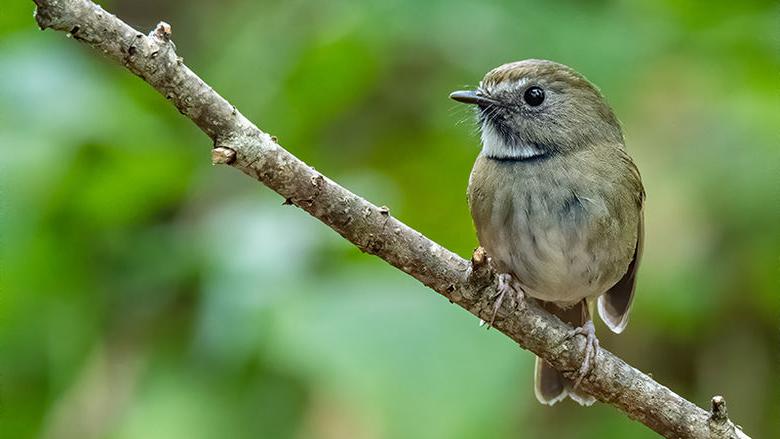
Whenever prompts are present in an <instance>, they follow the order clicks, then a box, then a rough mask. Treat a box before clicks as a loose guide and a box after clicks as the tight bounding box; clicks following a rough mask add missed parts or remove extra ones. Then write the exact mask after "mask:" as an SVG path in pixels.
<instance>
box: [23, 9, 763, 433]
mask: <svg viewBox="0 0 780 439" xmlns="http://www.w3.org/2000/svg"><path fill="white" fill-rule="evenodd" d="M34 2H35V4H36V5H37V10H36V13H35V19H36V21H37V22H38V25H39V26H40V28H41V29H46V28H52V29H55V30H59V31H64V32H67V33H68V35H69V36H70V37H72V38H73V39H76V40H79V41H81V42H83V43H85V44H87V45H88V46H90V47H92V48H94V49H95V50H97V51H99V52H101V53H103V54H104V55H105V56H107V57H108V58H110V59H112V60H114V61H116V62H118V63H120V64H121V65H123V66H124V67H125V68H127V69H128V70H130V71H131V72H133V73H134V74H136V75H137V76H139V77H141V78H142V79H143V80H144V81H146V82H147V83H148V84H149V85H151V86H152V87H154V88H155V89H156V90H157V91H158V92H160V94H162V95H163V96H165V98H166V99H168V100H169V101H171V103H172V104H173V105H174V106H176V108H177V109H178V110H179V111H180V112H181V113H182V114H184V115H185V116H187V117H188V118H189V119H191V120H192V121H193V122H195V124H197V125H198V127H200V129H201V130H203V132H204V133H206V134H207V135H208V136H209V137H210V138H211V139H212V140H213V142H214V149H213V151H212V160H213V162H214V163H215V164H229V165H230V166H233V167H235V168H237V169H239V170H241V171H242V172H244V173H245V174H247V175H249V176H250V177H253V178H255V179H257V180H259V181H260V182H262V183H263V184H265V185H266V186H268V187H269V188H271V189H273V190H274V191H276V192H277V193H279V194H280V195H281V196H282V197H284V198H285V202H286V203H288V204H294V205H296V206H298V207H300V208H301V209H303V210H305V211H306V212H308V213H309V214H311V215H312V216H314V217H316V218H318V219H319V220H320V221H322V222H323V223H325V224H327V225H328V226H329V227H331V228H332V229H333V230H335V231H336V232H338V233H339V234H340V235H341V236H343V237H344V238H346V239H347V240H349V241H350V242H352V243H353V244H355V245H356V246H357V247H358V248H360V249H361V250H362V251H364V252H366V253H371V254H373V255H376V256H379V257H380V258H382V259H384V260H385V261H387V262H388V263H390V264H392V265H393V266H395V267H397V268H399V269H400V270H402V271H404V272H405V273H407V274H409V275H411V276H413V277H414V278H416V279H417V280H419V281H420V282H422V283H423V284H425V285H426V286H428V287H430V288H431V289H433V290H435V291H436V292H438V293H439V294H441V295H442V296H444V297H446V298H447V299H449V301H450V302H452V303H455V304H457V305H458V306H460V307H462V308H464V309H466V310H467V311H469V312H470V313H472V314H474V315H475V316H477V317H480V318H482V319H485V320H488V319H489V317H490V314H491V303H490V300H489V298H488V296H489V295H490V293H491V292H492V291H494V289H495V288H496V278H495V274H494V273H493V272H492V270H491V269H490V267H489V264H488V263H487V257H486V255H485V254H484V253H482V252H480V251H477V252H475V254H474V256H473V258H472V260H471V261H467V260H464V259H463V258H461V257H459V256H458V255H456V254H454V253H452V252H450V251H449V250H447V249H446V248H444V247H442V246H440V245H439V244H437V243H435V242H433V241H431V240H430V239H428V238H426V237H425V236H423V235H422V234H421V233H419V232H417V231H416V230H414V229H412V228H410V227H409V226H407V225H406V224H404V223H402V222H401V221H399V220H398V219H396V218H394V217H393V216H392V215H391V214H390V212H389V210H388V209H387V208H386V207H378V206H376V205H374V204H371V203H370V202H368V201H366V200H365V199H363V198H361V197H360V196H358V195H355V194H353V193H352V192H350V191H348V190H347V189H345V188H343V187H342V186H339V185H338V184H337V183H335V182H334V181H332V180H330V179H329V178H327V177H326V176H324V175H322V174H320V173H319V172H317V171H316V170H315V169H314V168H312V167H310V166H308V165H307V164H305V163H304V162H302V161H301V160H299V159H298V158H296V157H295V156H293V155H292V154H290V153H289V152H288V151H286V150H285V149H283V148H282V147H281V146H279V144H278V143H277V142H276V139H275V138H274V137H272V136H270V135H269V134H267V133H265V132H263V131H261V130H260V129H258V128H257V127H256V126H255V125H254V124H252V122H250V121H249V120H248V119H246V118H245V117H244V116H243V115H242V114H241V113H240V112H239V111H238V110H237V109H236V108H235V107H234V106H232V105H231V104H230V103H229V102H228V101H227V100H225V99H224V98H223V97H222V96H220V95H219V94H218V93H217V92H215V91H214V90H213V89H212V88H211V87H209V86H208V85H207V84H206V83H205V82H203V80H201V79H200V78H199V77H198V76H197V75H196V74H195V73H193V72H192V70H190V69H189V68H188V67H187V66H186V65H184V63H183V62H182V59H181V58H180V57H178V56H177V55H176V51H175V46H174V44H173V42H172V41H171V27H170V25H168V24H166V23H160V24H159V25H158V26H157V28H156V29H154V30H153V31H152V32H151V33H149V35H144V34H142V33H140V32H138V31H136V30H135V29H133V28H132V27H130V26H129V25H127V24H126V23H124V22H123V21H121V20H119V19H118V18H117V17H115V16H114V15H112V14H110V13H108V12H106V11H105V10H103V9H102V8H101V7H100V6H98V5H95V4H94V3H92V2H91V1H89V0H34ZM509 302H510V301H505V303H504V305H503V306H502V307H501V309H500V310H499V312H498V316H497V318H496V320H495V325H494V326H495V328H496V329H498V330H499V331H501V332H502V333H504V334H505V335H506V336H508V337H509V338H511V339H512V340H514V341H515V342H516V343H517V344H518V345H520V346H521V347H522V348H524V349H527V350H530V351H531V352H533V353H535V354H536V355H538V356H539V357H542V358H544V359H545V360H547V361H548V362H549V363H550V364H552V365H553V366H554V367H556V368H557V369H559V370H561V371H562V372H563V373H564V375H566V376H567V377H570V378H572V377H574V375H575V374H576V371H577V370H578V368H579V365H580V364H581V362H582V359H583V348H584V340H583V339H582V338H581V337H569V336H568V335H569V331H570V329H571V328H569V327H568V326H567V325H565V324H563V323H562V322H561V321H560V320H558V319H556V318H555V317H553V316H552V315H550V314H548V313H547V312H545V311H544V310H542V309H541V308H539V307H538V306H537V305H536V304H535V303H533V301H527V302H521V303H519V304H512V303H509ZM582 388H583V389H584V390H585V391H587V392H588V393H590V394H592V395H594V396H595V397H596V398H598V399H599V400H600V401H602V402H604V403H607V404H611V405H613V406H615V407H616V408H618V409H619V410H621V411H623V412H624V413H625V414H626V415H628V416H629V417H630V418H632V419H636V420H638V421H639V422H642V423H643V424H645V425H647V426H648V427H650V428H651V429H653V430H655V431H656V432H658V433H659V434H661V435H663V436H665V437H667V438H697V439H699V438H700V439H704V438H734V439H737V438H739V439H743V438H747V439H749V438H748V436H747V435H746V434H745V433H743V432H742V430H741V429H740V428H738V427H736V426H735V425H734V424H733V423H732V422H731V421H730V420H728V418H727V417H726V415H725V413H726V411H725V402H724V401H723V399H722V398H721V397H716V398H714V399H713V402H712V407H713V411H712V412H707V411H705V410H703V409H701V408H699V407H698V406H696V405H695V404H693V403H691V402H689V401H687V400H685V399H684V398H682V397H681V396H679V395H677V394H676V393H674V392H672V391H671V390H669V389H668V388H666V387H664V386H663V385H661V384H659V383H657V382H656V381H654V380H653V379H652V378H650V377H649V376H647V375H646V374H644V373H642V372H640V371H639V370H637V369H635V368H633V367H631V366H630V365H628V364H626V363H625V362H624V361H623V360H621V359H620V358H618V357H617V356H615V355H613V354H612V353H610V352H608V351H607V350H604V349H601V350H599V352H598V355H597V358H596V363H595V367H594V368H592V370H591V371H590V373H589V374H588V375H587V376H586V377H585V379H584V380H583V381H582Z"/></svg>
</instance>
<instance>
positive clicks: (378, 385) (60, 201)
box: [0, 0, 780, 439]
mask: <svg viewBox="0 0 780 439" xmlns="http://www.w3.org/2000/svg"><path fill="white" fill-rule="evenodd" d="M104 6H105V7H106V8H107V9H108V10H110V11H111V12H114V13H116V14H118V15H119V17H120V18H122V19H124V20H126V21H127V22H129V23H130V24H132V25H133V26H135V27H137V28H139V29H142V30H143V31H144V32H146V31H148V30H149V29H151V28H152V27H153V26H154V24H155V23H156V22H157V21H158V20H165V21H168V22H169V23H171V25H172V26H173V37H174V40H175V42H176V45H177V47H178V53H179V55H181V56H183V57H184V59H185V62H186V63H187V64H188V65H189V66H190V67H191V68H192V69H193V70H194V71H195V72H197V73H198V74H199V75H200V76H201V77H202V78H203V79H204V80H205V81H206V82H208V83H209V84H210V85H211V86H212V87H213V88H214V89H215V90H217V91H219V92H220V93H221V94H222V95H223V96H225V97H226V98H227V99H228V100H230V101H231V102H232V103H233V104H235V105H236V106H237V107H238V108H239V109H240V110H241V111H242V112H243V113H244V114H245V115H246V116H247V117H249V118H250V119H251V120H253V121H255V122H256V123H257V124H258V126H260V127H261V128H262V129H264V130H265V131H267V132H270V133H271V134H273V135H276V136H278V138H279V141H280V143H281V144H282V145H283V146H285V147H286V148H288V149H289V150H290V151H291V152H293V153H294V154H296V155H297V156H299V157H300V158H302V159H304V160H305V161H307V162H308V163H310V164H311V165H313V166H316V168H317V169H318V170H320V171H321V172H323V173H324V174H326V175H328V176H330V177H332V178H334V179H335V180H337V181H339V182H340V183H342V184H344V185H345V186H346V187H348V188H350V189H351V190H353V191H355V192H357V193H359V194H361V195H363V196H365V197H367V198H368V199H369V200H371V201H373V202H375V203H376V204H379V205H382V204H384V205H387V206H389V207H390V208H391V211H392V212H393V214H394V215H396V216H397V217H398V218H400V219H401V220H403V221H405V222H406V223H407V224H409V225H410V226H412V227H414V228H416V229H417V230H419V231H420V232H422V233H424V234H426V235H427V236H429V237H431V238H432V239H434V240H435V241H437V242H439V243H441V244H443V245H445V246H446V247H448V248H450V249H452V250H454V251H456V252H458V253H459V254H461V255H462V256H464V257H467V256H469V255H470V253H471V251H472V249H473V248H474V247H475V246H476V239H475V236H474V231H473V227H472V225H471V222H470V217H469V214H468V210H467V206H466V201H465V195H464V194H465V188H466V182H467V178H468V173H469V171H470V167H471V164H472V162H473V159H474V157H475V156H476V154H477V152H478V148H479V147H478V139H477V136H476V135H475V129H474V124H473V114H472V113H471V111H470V110H469V109H467V108H465V107H464V106H461V105H458V104H456V103H454V102H452V101H450V100H448V99H447V95H448V93H449V92H450V91H453V90H455V89H460V88H464V87H473V86H475V85H476V84H477V83H478V82H479V80H480V79H481V77H482V75H483V74H484V72H486V71H487V70H488V69H490V68H492V67H494V66H497V65H499V64H502V63H504V62H508V61H513V60H517V59H523V58H532V57H533V58H547V59H552V60H556V61H559V62H563V63H565V64H568V65H571V66H572V67H574V68H575V69H577V70H579V71H580V72H582V73H583V74H585V75H586V76H587V77H588V78H589V79H591V80H592V81H593V82H595V83H596V84H597V85H599V86H600V87H601V89H602V91H603V92H604V94H605V95H606V96H607V97H608V99H609V101H610V102H611V104H612V105H613V106H614V108H615V111H616V113H617V114H618V116H619V117H620V119H621V121H622V123H623V126H624V131H625V136H626V139H627V144H628V148H629V150H630V152H631V154H632V155H633V157H634V158H635V160H636V162H637V163H638V165H639V168H640V170H641V171H642V175H643V179H644V182H645V187H646V189H647V205H646V215H647V226H646V228H647V241H646V251H645V257H644V259H643V261H642V266H641V269H640V273H639V286H638V293H637V296H636V301H635V304H634V305H635V306H634V310H633V315H632V320H631V324H630V325H629V327H628V329H627V330H626V331H625V332H624V333H623V334H622V335H620V336H614V335H612V334H610V333H609V332H608V331H607V330H606V328H605V327H604V326H603V325H601V324H600V323H599V324H597V330H598V331H599V334H600V338H601V341H602V346H604V347H606V348H608V349H610V350H611V351H613V352H615V353H617V354H618V355H620V356H622V357H623V358H624V359H626V360H627V361H628V362H629V363H631V364H633V365H634V366H636V367H638V368H639V369H641V370H643V371H645V372H648V373H651V374H652V375H653V376H654V377H655V378H656V379H658V380H659V381H660V382H662V383H663V384H665V385H668V386H669V387H670V388H672V389H674V390H675V391H676V392H678V393H680V394H681V395H683V396H684V397H686V398H687V399H689V400H691V401H693V402H695V403H697V404H699V405H701V406H705V407H706V406H707V405H708V402H709V399H710V398H711V397H712V396H713V395H716V394H723V395H724V396H725V397H726V400H727V402H728V408H729V413H730V415H732V417H733V418H734V419H735V420H736V421H737V422H738V423H740V424H742V425H743V426H744V428H745V429H746V431H747V432H748V433H749V434H751V435H752V436H753V437H754V438H762V437H763V438H769V437H780V371H779V370H778V364H779V363H780V350H779V349H778V346H779V345H780V329H779V325H780V280H779V277H780V276H779V275H778V274H779V273H780V271H779V270H780V256H779V252H778V249H780V226H779V225H780V99H779V98H780V82H779V78H780V77H779V76H778V72H780V32H779V29H780V27H779V26H778V22H779V18H780V7H778V5H777V3H776V2H769V1H767V2H731V1H714V2H694V1H671V0H667V1H649V0H648V1H638V2H632V1H590V2H581V1H547V2H528V1H511V2H510V1H506V2H497V1H485V2H465V1H461V0H447V1H444V0H438V1H428V2H423V1H419V0H418V1H412V0H396V1H363V2H346V1H301V0H289V1H284V2H281V1H279V2H270V1H252V0H228V1H220V2H215V1H207V0H193V1H152V0H144V1H131V0H125V1H106V2H104ZM32 11H33V5H32V2H29V1H22V0H11V1H8V0H5V1H3V3H2V5H0V148H1V149H0V152H1V153H2V155H1V156H0V182H1V183H2V187H1V189H0V191H1V192H0V196H2V203H1V204H0V209H1V210H0V256H1V258H2V259H0V264H1V265H0V437H3V438H31V437H43V438H116V439H123V438H151V439H156V438H161V439H162V438H214V437H231V438H233V437H235V438H323V439H329V438H351V437H354V438H549V437H561V438H570V437H571V438H628V437H630V438H645V437H646V438H650V437H655V436H654V434H653V433H652V432H651V431H650V430H649V429H647V428H646V427H644V426H643V425H641V424H639V423H636V422H633V421H631V420H629V419H628V418H627V417H625V415H623V414H622V413H620V412H619V411H617V410H615V409H613V408H611V407H608V406H605V405H603V404H597V405H595V406H594V407H591V408H581V407H579V406H576V404H574V403H572V402H570V401H566V402H564V403H561V404H559V405H557V406H555V407H554V408H549V407H543V406H540V405H539V404H537V403H536V401H535V398H534V396H533V391H532V368H533V356H532V355H531V354H530V353H528V352H525V351H522V350H520V349H518V348H517V347H516V346H515V345H514V343H512V342H511V341H510V340H509V339H507V338H505V337H503V336H501V335H500V334H498V333H497V332H495V331H487V332H486V331H485V330H484V329H480V328H479V327H478V326H477V319H476V318H474V317H473V316H471V315H469V314H468V313H466V312H465V311H463V310H461V309H460V308H457V307H455V306H451V305H449V304H448V302H447V301H446V300H444V299H443V298H441V297H440V296H438V295H436V294H435V293H433V292H431V291H429V290H427V289H425V288H424V287H422V286H421V285H420V284H419V283H417V282H416V281H414V280H413V279H411V278H409V277H408V276H406V275H404V274H403V273H401V272H399V271H397V270H395V269H394V268H392V267H390V266H389V265H387V264H385V263H384V262H382V261H381V260H378V259H376V258H374V257H371V256H368V255H364V254H362V253H360V252H359V251H358V250H357V249H355V248H354V247H352V246H351V245H349V244H348V243H347V242H345V241H344V240H342V239H341V238H340V237H338V236H337V235H336V234H335V233H333V232H332V231H331V230H329V229H328V228H326V227H325V226H323V225H322V224H320V223H318V222H317V221H316V220H314V219H312V218H310V217H308V216H307V215H306V214H305V213H303V212H301V211H299V210H298V209H296V208H294V207H285V206H282V201H283V200H282V199H281V198H280V197H278V196H276V195H275V194H273V193H271V192H270V191H269V190H268V189H266V188H264V187H263V186H261V185H260V184H258V183H257V182H255V181H253V180H251V179H249V178H247V177H245V176H244V175H242V174H240V173H239V172H237V171H236V170H234V169H231V168H229V167H212V166H211V165H210V154H209V149H210V147H211V145H210V142H209V140H208V138H206V137H205V136H204V135H203V134H201V133H200V132H199V131H198V130H197V128H196V127H195V126H194V125H193V124H192V123H191V122H190V121H188V120H186V119H185V118H183V117H182V116H181V115H179V114H178V112H177V111H176V110H175V109H174V108H173V107H172V106H171V105H169V104H168V103H167V102H166V101H165V99H164V98H163V97H161V96H159V95H158V94H156V93H155V92H154V91H153V90H152V89H151V88H150V87H149V86H147V85H146V84H144V83H143V82H142V81H141V80H139V79H138V78H136V77H135V76H133V75H131V74H129V73H128V72H127V71H125V70H124V69H122V68H120V67H118V66H115V65H113V64H110V63H108V62H106V61H104V60H103V59H101V58H100V57H99V56H97V54H96V53H94V52H93V51H92V50H91V49H88V48H87V47H84V46H82V45H80V44H78V43H76V42H75V41H72V40H69V39H67V38H66V37H65V35H64V34H62V33H55V32H52V31H46V32H40V31H38V30H37V28H36V26H35V24H34V21H33V19H32Z"/></svg>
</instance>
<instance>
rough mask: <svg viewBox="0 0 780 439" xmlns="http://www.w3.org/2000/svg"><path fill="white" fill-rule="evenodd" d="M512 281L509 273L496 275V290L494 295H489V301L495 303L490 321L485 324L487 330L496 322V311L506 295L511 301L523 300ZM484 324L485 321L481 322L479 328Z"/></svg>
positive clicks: (521, 293)
mask: <svg viewBox="0 0 780 439" xmlns="http://www.w3.org/2000/svg"><path fill="white" fill-rule="evenodd" d="M512 280H513V279H512V275H511V274H509V273H501V274H499V275H498V288H496V291H495V293H493V294H491V295H490V299H491V300H495V303H494V304H493V315H492V316H491V317H490V321H489V322H487V324H488V329H490V328H491V327H492V326H493V322H494V321H495V320H496V315H497V314H498V310H499V309H500V308H501V304H502V303H504V298H505V297H506V296H507V295H509V297H510V298H512V299H513V300H522V299H523V296H524V295H523V290H521V289H519V288H515V287H514V286H513V285H512ZM484 324H485V321H484V320H481V321H480V326H482V325H484Z"/></svg>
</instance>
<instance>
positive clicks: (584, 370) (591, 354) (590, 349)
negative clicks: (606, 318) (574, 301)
mask: <svg viewBox="0 0 780 439" xmlns="http://www.w3.org/2000/svg"><path fill="white" fill-rule="evenodd" d="M582 314H583V321H584V322H585V323H583V324H582V326H580V327H578V328H575V329H574V330H572V331H571V332H570V333H569V337H574V336H575V335H582V336H584V337H585V358H584V359H583V360H582V365H581V366H580V370H579V372H578V373H577V379H576V380H575V381H574V388H575V389H576V388H577V387H579V386H580V383H581V382H582V379H583V378H585V375H587V374H588V372H590V369H591V368H592V367H593V365H594V364H595V363H596V355H598V351H599V339H598V338H596V327H595V326H594V325H593V319H592V318H591V317H590V312H589V311H588V304H587V303H583V304H582Z"/></svg>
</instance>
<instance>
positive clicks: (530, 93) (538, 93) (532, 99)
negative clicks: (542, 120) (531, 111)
mask: <svg viewBox="0 0 780 439" xmlns="http://www.w3.org/2000/svg"><path fill="white" fill-rule="evenodd" d="M523 99H524V100H525V102H526V103H527V104H528V105H530V106H532V107H538V106H539V105H542V102H544V90H542V88H541V87H537V86H533V87H528V88H527V89H526V90H525V93H523Z"/></svg>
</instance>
